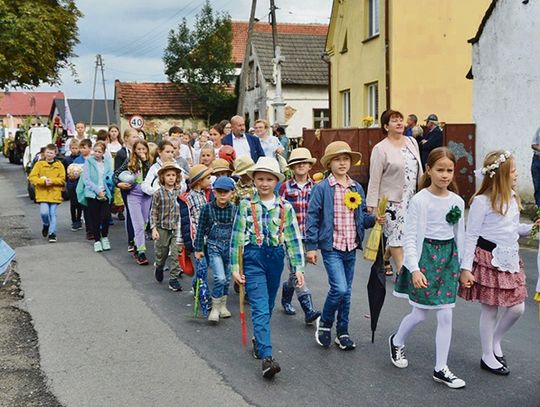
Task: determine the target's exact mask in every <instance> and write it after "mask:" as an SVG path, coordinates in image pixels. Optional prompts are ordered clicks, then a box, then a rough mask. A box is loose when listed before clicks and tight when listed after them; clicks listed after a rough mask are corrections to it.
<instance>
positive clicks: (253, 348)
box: [251, 336, 261, 359]
mask: <svg viewBox="0 0 540 407" xmlns="http://www.w3.org/2000/svg"><path fill="white" fill-rule="evenodd" d="M251 354H252V355H253V357H254V358H255V359H260V358H261V355H259V349H257V341H256V340H255V337H254V336H253V337H252V338H251Z"/></svg>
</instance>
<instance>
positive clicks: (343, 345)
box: [334, 333, 356, 350]
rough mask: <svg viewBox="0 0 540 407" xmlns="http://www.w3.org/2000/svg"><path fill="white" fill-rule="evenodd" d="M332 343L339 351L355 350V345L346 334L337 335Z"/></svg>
mask: <svg viewBox="0 0 540 407" xmlns="http://www.w3.org/2000/svg"><path fill="white" fill-rule="evenodd" d="M334 343H335V344H336V345H337V346H338V347H339V349H341V350H353V349H354V348H356V343H354V341H353V340H352V339H351V337H350V336H349V334H348V333H344V334H338V336H337V337H336V340H335V341H334Z"/></svg>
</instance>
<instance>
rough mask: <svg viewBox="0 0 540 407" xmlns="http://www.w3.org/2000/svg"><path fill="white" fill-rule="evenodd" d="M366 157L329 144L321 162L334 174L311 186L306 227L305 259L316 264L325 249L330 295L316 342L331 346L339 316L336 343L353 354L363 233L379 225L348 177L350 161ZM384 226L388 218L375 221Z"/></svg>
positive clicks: (338, 144) (339, 143) (361, 192)
mask: <svg viewBox="0 0 540 407" xmlns="http://www.w3.org/2000/svg"><path fill="white" fill-rule="evenodd" d="M361 158H362V155H361V154H360V153H358V152H355V151H352V150H351V147H350V146H349V145H348V144H347V143H345V142H344V141H334V142H332V143H330V144H329V145H328V146H327V147H326V150H325V152H324V156H323V157H322V158H321V164H322V165H323V167H324V168H326V169H329V170H330V175H329V176H328V178H326V179H325V180H323V181H321V182H320V183H319V184H317V185H315V186H314V187H313V190H312V191H311V199H310V201H309V207H308V215H307V224H306V250H307V253H306V260H307V261H308V262H309V263H312V264H316V263H317V249H320V250H321V254H322V257H323V262H324V266H325V268H326V273H327V274H328V281H329V283H330V291H329V292H328V295H327V296H326V301H325V303H324V308H323V311H322V316H321V317H320V318H319V319H318V320H317V330H316V332H315V339H316V341H317V343H318V344H319V345H321V346H322V347H324V348H328V347H330V344H331V343H332V338H331V328H332V325H333V323H334V319H335V318H336V313H337V322H336V331H337V336H336V339H335V343H336V345H337V346H338V347H339V348H340V349H341V350H352V349H354V348H355V347H356V344H355V343H354V341H353V340H352V339H351V338H350V336H349V310H350V306H351V291H352V281H353V277H354V263H355V260H356V249H361V248H362V240H363V238H364V229H367V228H371V227H373V225H374V224H375V216H374V215H370V214H368V213H367V207H366V204H365V195H364V190H363V189H362V186H361V185H360V184H359V183H358V182H356V181H354V180H352V179H351V177H349V175H348V174H347V173H348V172H349V169H350V168H351V164H352V163H356V162H357V161H359V160H360V159H361ZM377 221H378V222H381V223H383V222H384V218H380V219H377Z"/></svg>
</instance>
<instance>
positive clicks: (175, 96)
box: [115, 79, 201, 116]
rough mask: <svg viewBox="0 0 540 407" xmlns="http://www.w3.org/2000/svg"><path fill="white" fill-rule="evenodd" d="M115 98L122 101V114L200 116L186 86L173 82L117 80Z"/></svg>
mask: <svg viewBox="0 0 540 407" xmlns="http://www.w3.org/2000/svg"><path fill="white" fill-rule="evenodd" d="M115 94H116V97H115V99H116V100H118V101H120V114H122V115H132V114H140V115H143V116H144V115H147V116H193V115H195V116H199V115H200V113H201V112H200V111H199V109H197V107H196V106H193V108H192V106H191V103H190V97H189V96H188V93H187V90H186V88H185V86H182V85H177V84H175V83H171V82H164V83H155V82H141V83H137V82H120V81H119V80H118V79H117V80H116V81H115Z"/></svg>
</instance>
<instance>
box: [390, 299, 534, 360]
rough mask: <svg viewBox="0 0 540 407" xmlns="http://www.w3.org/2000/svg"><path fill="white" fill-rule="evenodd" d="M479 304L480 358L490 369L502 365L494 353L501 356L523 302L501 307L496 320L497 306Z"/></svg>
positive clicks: (523, 306) (521, 312)
mask: <svg viewBox="0 0 540 407" xmlns="http://www.w3.org/2000/svg"><path fill="white" fill-rule="evenodd" d="M481 306H482V308H481V312H480V343H481V344H482V360H483V361H484V363H485V364H486V365H488V366H489V367H491V368H492V369H498V368H500V367H501V366H502V365H501V364H500V363H499V362H498V361H497V359H495V356H494V355H497V356H503V351H502V349H501V341H502V338H503V336H504V335H505V334H506V333H507V332H508V331H509V329H510V328H512V326H513V325H514V324H515V323H516V321H517V320H518V319H519V318H520V317H521V315H523V311H525V303H521V304H516V305H513V306H511V307H502V308H503V310H502V312H501V314H502V315H501V317H500V318H499V321H498V322H497V313H498V310H499V307H498V306H496V305H486V304H481ZM394 343H395V342H394Z"/></svg>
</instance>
